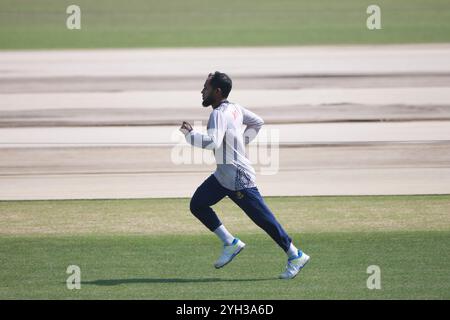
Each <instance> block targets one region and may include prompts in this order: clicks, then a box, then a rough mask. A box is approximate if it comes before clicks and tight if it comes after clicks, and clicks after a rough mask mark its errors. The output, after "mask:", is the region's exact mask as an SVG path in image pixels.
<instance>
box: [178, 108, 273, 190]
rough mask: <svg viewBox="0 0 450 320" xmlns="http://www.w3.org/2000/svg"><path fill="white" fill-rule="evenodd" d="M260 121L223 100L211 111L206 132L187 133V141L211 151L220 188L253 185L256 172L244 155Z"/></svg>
mask: <svg viewBox="0 0 450 320" xmlns="http://www.w3.org/2000/svg"><path fill="white" fill-rule="evenodd" d="M263 124H264V121H263V120H262V119H261V118H260V117H259V116H257V115H256V114H254V113H253V112H251V111H249V110H247V109H245V108H243V107H242V106H240V105H238V104H236V103H231V102H228V101H226V100H225V101H222V103H221V105H220V106H218V107H217V108H215V109H213V111H212V112H211V115H210V116H209V121H208V125H207V134H202V133H200V132H196V131H195V130H192V131H191V132H189V133H188V134H186V141H187V142H188V143H190V144H191V145H193V146H195V147H200V148H203V149H209V150H213V152H214V156H215V159H216V164H217V169H216V171H215V172H214V176H215V177H216V178H217V180H218V181H219V183H220V184H221V185H222V186H223V187H225V188H227V189H229V190H233V191H236V190H242V189H246V188H252V187H255V186H256V181H255V178H256V175H255V170H254V169H253V167H252V165H251V163H250V160H249V159H247V157H246V156H245V144H248V143H250V142H251V141H252V140H253V139H254V138H255V137H256V135H257V134H258V132H259V130H260V129H261V127H262V125H263ZM244 126H246V128H245V130H244Z"/></svg>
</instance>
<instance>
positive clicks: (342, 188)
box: [0, 0, 450, 200]
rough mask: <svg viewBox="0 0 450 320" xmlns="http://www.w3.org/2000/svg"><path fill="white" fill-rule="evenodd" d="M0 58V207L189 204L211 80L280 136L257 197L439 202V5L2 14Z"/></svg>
mask: <svg viewBox="0 0 450 320" xmlns="http://www.w3.org/2000/svg"><path fill="white" fill-rule="evenodd" d="M373 4H375V5H377V6H378V7H379V8H380V14H379V17H378V18H379V20H380V23H381V29H375V30H370V29H369V28H368V27H367V20H368V19H370V17H371V16H372V13H371V12H369V13H368V12H367V9H368V7H369V6H370V5H373ZM70 5H77V6H78V7H79V8H80V15H79V22H80V27H81V28H80V29H69V28H68V27H67V21H68V20H69V21H72V11H70V12H69V13H67V12H66V9H67V8H68V7H69V6H70ZM0 49H1V50H0V200H22V199H85V198H102V199H105V198H146V197H188V196H190V195H191V194H192V193H193V191H194V190H195V188H196V187H197V186H198V185H199V184H200V183H201V182H202V181H203V180H204V179H205V178H206V177H207V176H208V175H209V173H210V172H211V171H212V170H214V165H213V164H198V163H197V164H196V163H191V164H177V163H174V161H173V150H174V146H177V145H180V143H181V142H180V141H182V140H180V137H181V136H180V134H179V133H178V132H177V130H178V127H179V124H181V122H182V121H184V120H186V121H190V122H192V123H194V122H199V121H203V124H206V121H207V119H208V116H209V112H210V110H209V109H204V108H202V107H201V95H200V91H201V89H202V86H203V82H204V80H205V78H206V76H207V74H208V73H209V72H213V71H215V70H219V71H222V72H226V73H228V74H229V75H230V77H231V78H232V79H233V84H234V86H233V91H232V93H231V95H230V100H231V101H234V102H237V103H240V104H241V105H243V106H245V107H247V108H249V109H250V110H252V111H254V112H256V113H257V114H259V115H261V116H262V117H263V119H264V120H265V123H266V126H265V130H266V131H267V132H268V133H270V132H273V131H274V130H275V131H276V132H278V133H279V134H280V145H279V149H278V148H277V152H275V153H274V154H273V157H277V159H272V161H275V160H277V161H278V171H277V173H276V174H275V175H264V174H260V173H261V172H260V170H259V168H260V167H261V165H262V164H260V163H256V164H255V165H256V167H257V168H258V181H259V186H260V189H261V191H262V193H263V194H265V195H360V194H368V195H372V194H447V193H449V192H450V148H449V146H450V90H449V89H450V2H449V1H444V0H442V1H440V0H433V1H419V0H415V1H411V0H398V1H375V2H374V1H360V0H342V1H331V0H329V1H314V2H311V1H306V0H295V1H284V0H281V1H268V0H262V1H261V0H258V1H257V0H250V1H234V0H231V1H201V0H193V1H182V0H172V1H148V0H129V1H116V0H112V1H105V0H100V1H82V0H79V1H65V0H64V1H57V0H52V1H51V0H41V1H31V0H28V1H24V0H14V1H12V0H11V1H6V0H0ZM199 129H201V126H199ZM181 138H182V137H181ZM186 147H187V145H186ZM266 165H267V164H266Z"/></svg>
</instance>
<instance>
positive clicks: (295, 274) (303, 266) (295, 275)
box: [280, 257, 311, 280]
mask: <svg viewBox="0 0 450 320" xmlns="http://www.w3.org/2000/svg"><path fill="white" fill-rule="evenodd" d="M309 260H311V257H309V258H308V260H306V262H305V263H304V264H303V266H302V267H301V268H300V269H299V270H298V272H297V273H296V274H295V275H294V276H293V277H292V278H281V277H280V279H283V280H291V279H294V278H295V277H296V276H297V275H298V274H299V273H300V271H302V269H303V268H304V267H305V266H306V265H307V264H308V262H309Z"/></svg>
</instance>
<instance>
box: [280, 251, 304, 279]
mask: <svg viewBox="0 0 450 320" xmlns="http://www.w3.org/2000/svg"><path fill="white" fill-rule="evenodd" d="M308 261H309V256H308V255H307V254H306V253H304V252H302V251H301V250H298V256H297V257H295V258H289V259H288V262H287V265H286V271H285V272H283V273H282V274H280V279H293V278H295V276H296V275H297V274H298V273H299V272H300V270H302V268H303V267H304V266H305V265H306V264H307V263H308Z"/></svg>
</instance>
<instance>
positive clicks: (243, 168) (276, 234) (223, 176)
mask: <svg viewBox="0 0 450 320" xmlns="http://www.w3.org/2000/svg"><path fill="white" fill-rule="evenodd" d="M231 88H232V81H231V79H230V78H229V77H228V76H227V75H226V74H225V73H221V72H218V71H216V72H215V73H211V74H209V75H208V78H207V79H206V81H205V84H204V87H203V90H202V91H201V93H202V97H203V102H202V105H203V107H209V106H212V109H213V110H212V112H211V115H210V117H209V121H208V125H207V134H202V133H200V132H197V131H195V130H193V129H192V126H191V125H190V124H189V123H188V122H186V121H183V123H182V125H181V128H180V131H181V132H182V133H183V134H184V135H185V137H186V141H187V142H188V143H190V144H192V145H193V146H195V147H200V148H203V149H209V150H212V151H213V152H214V156H215V159H216V163H217V169H216V171H215V172H214V173H213V174H212V175H211V176H210V177H209V178H207V179H206V180H205V181H204V182H203V183H202V184H201V185H200V186H199V187H198V188H197V190H196V191H195V193H194V195H193V196H192V199H191V202H190V210H191V212H192V214H193V215H194V216H195V217H197V219H199V220H200V221H201V222H202V223H203V224H204V225H205V226H206V227H207V228H208V229H209V230H211V231H212V232H214V233H215V234H216V235H217V236H218V237H219V238H220V239H221V240H222V242H223V251H222V254H221V256H220V257H219V259H218V260H217V261H216V262H215V264H214V266H215V267H216V268H217V269H218V268H222V267H223V266H225V265H226V264H227V263H229V262H231V260H233V258H234V257H236V256H237V255H238V254H239V253H240V252H241V251H242V249H244V247H245V243H244V242H242V241H241V240H240V239H238V238H236V237H234V236H233V235H232V234H231V233H230V232H229V231H228V230H227V229H226V228H225V226H224V225H223V224H222V222H221V221H220V220H219V218H218V217H217V215H216V213H215V212H214V210H213V209H212V208H211V206H213V205H214V204H216V203H217V202H219V201H220V200H222V199H223V198H224V197H226V196H228V197H229V198H230V199H231V200H232V201H233V202H235V203H236V204H237V205H238V206H239V207H240V208H241V209H242V210H243V211H244V212H245V213H246V214H247V215H248V216H249V218H250V219H251V220H252V221H253V222H254V223H255V224H256V225H258V226H259V227H260V228H262V229H263V230H264V231H265V232H266V233H267V234H268V235H269V236H270V237H271V238H272V239H273V240H274V241H275V242H276V243H277V244H278V245H279V246H280V247H281V248H282V249H283V251H284V252H286V254H287V256H288V260H287V265H286V270H285V271H284V272H283V273H282V274H281V275H280V278H282V279H292V278H294V277H295V276H296V275H297V274H298V272H299V271H300V270H301V269H302V268H303V267H304V266H305V265H306V263H307V262H308V261H309V256H308V255H307V254H306V253H304V252H302V251H301V250H299V249H297V248H296V247H295V246H294V244H293V243H292V239H291V238H290V237H289V236H288V234H287V233H286V231H285V230H284V229H283V227H282V226H281V225H280V223H279V222H278V221H277V220H276V218H275V216H274V215H273V213H272V212H271V211H270V209H269V208H268V206H267V205H266V204H265V202H264V200H263V198H262V196H261V195H260V193H259V191H258V189H257V187H256V184H255V170H254V169H253V167H252V165H251V163H250V161H249V160H248V159H247V157H246V156H245V145H246V144H248V143H250V142H251V141H252V140H253V139H254V138H255V137H256V135H257V134H258V132H259V130H260V129H261V127H262V125H263V124H264V121H263V120H262V119H261V118H260V117H259V116H257V115H256V114H254V113H253V112H251V111H249V110H247V109H245V108H243V107H242V106H240V105H238V104H236V103H232V102H229V101H228V100H227V97H228V95H229V93H230V91H231ZM244 126H246V127H245V130H244Z"/></svg>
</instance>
